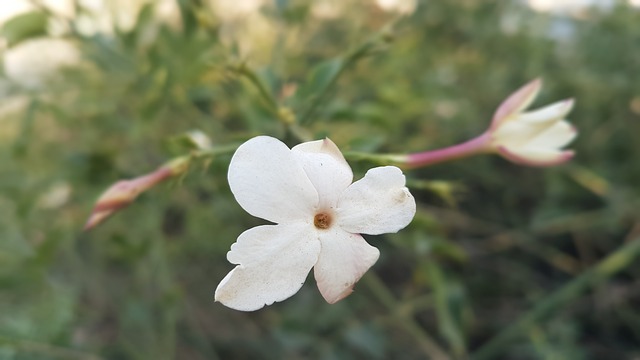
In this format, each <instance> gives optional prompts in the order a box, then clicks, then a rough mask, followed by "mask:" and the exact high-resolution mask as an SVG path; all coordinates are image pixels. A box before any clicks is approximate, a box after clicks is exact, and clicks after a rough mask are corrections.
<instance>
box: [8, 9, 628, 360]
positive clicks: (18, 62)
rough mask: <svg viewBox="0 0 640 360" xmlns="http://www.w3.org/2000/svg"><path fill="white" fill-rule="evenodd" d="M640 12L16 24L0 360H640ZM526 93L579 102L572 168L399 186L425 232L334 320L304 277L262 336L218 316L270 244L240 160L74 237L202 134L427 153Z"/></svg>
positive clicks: (240, 14) (373, 239)
mask: <svg viewBox="0 0 640 360" xmlns="http://www.w3.org/2000/svg"><path fill="white" fill-rule="evenodd" d="M639 6H640V3H639V2H638V1H636V0H631V1H621V0H620V1H605V0H601V1H597V0H596V1H559V0H558V1H541V0H537V1H534V0H531V1H518V0H510V1H470V0H429V1H418V2H413V1H406V0H398V1H392V0H378V1H358V0H349V1H345V0H342V1H341V0H318V1H302V0H274V1H268V0H248V1H241V0H236V1H226V0H162V1H160V0H159V1H156V2H153V1H147V2H144V1H136V0H102V1H100V0H78V1H75V2H74V1H60V0H58V1H54V0H49V1H44V2H38V1H32V2H29V1H22V0H11V1H8V0H3V1H1V2H0V22H1V23H2V28H1V35H2V39H3V40H2V52H1V54H2V55H1V56H0V57H1V59H2V74H1V78H0V359H14V360H23V359H428V358H434V359H447V358H450V359H466V358H472V359H475V358H477V359H485V358H486V359H640V313H639V312H638V309H639V308H640V281H639V280H638V279H639V278H638V275H640V263H639V262H638V261H637V260H636V257H637V256H638V253H639V251H638V249H637V246H635V243H634V240H635V241H636V242H637V241H640V211H639V210H640V187H639V186H640V161H639V160H638V156H639V155H640V141H638V136H640V7H639ZM362 44H365V48H366V49H367V50H366V51H365V52H364V53H363V54H361V55H362V56H357V57H355V58H354V57H349V56H350V55H353V54H354V49H361V48H362V46H363V45H362ZM367 44H369V45H371V46H366V45H367ZM345 59H354V60H353V61H348V62H346V63H345V62H344V60H345ZM343 65H345V66H343ZM238 69H241V70H242V69H244V70H242V71H238ZM338 70H339V71H338ZM338 72H339V73H338ZM252 77H253V80H252ZM535 77H542V78H543V79H544V81H545V87H544V89H543V91H542V93H541V95H540V98H539V99H538V100H537V102H536V104H537V105H544V104H548V103H550V102H552V101H556V100H560V99H564V98H568V97H575V98H576V100H577V103H576V107H575V110H574V111H573V112H572V113H571V114H570V119H571V121H572V122H573V123H574V124H575V125H576V127H577V128H578V129H579V131H580V134H579V137H578V138H577V140H576V141H575V142H574V144H572V145H571V147H572V148H574V149H575V150H576V152H577V156H576V158H575V160H574V161H572V162H571V163H569V164H567V165H563V166H559V167H554V168H548V169H539V168H526V167H521V166H517V165H514V164H511V163H508V162H507V161H505V160H503V159H501V158H499V157H496V156H481V157H475V158H469V159H464V160H460V161H457V162H455V163H448V164H440V165H437V166H433V167H429V168H425V169H420V170H414V171H408V172H407V177H408V180H409V185H410V188H411V190H412V192H413V194H414V195H415V196H416V198H417V200H418V213H417V215H416V218H415V220H414V221H413V223H412V224H411V225H410V226H409V227H407V228H406V229H405V230H403V231H401V232H400V233H398V234H389V235H383V236H368V237H366V238H367V240H368V241H369V242H370V243H371V244H372V245H374V246H376V247H378V248H380V250H381V258H380V260H379V261H378V263H377V264H376V265H375V266H374V267H373V268H372V269H371V270H370V271H369V272H368V273H367V274H366V275H365V276H364V278H363V279H362V280H361V281H360V283H359V284H358V285H357V286H356V288H355V292H354V293H353V294H352V295H351V296H350V297H348V298H346V299H345V300H343V301H341V302H339V303H338V304H335V305H328V304H326V303H325V302H324V300H323V299H322V298H321V296H320V294H319V293H318V291H317V289H316V287H315V282H314V280H313V277H312V276H310V278H309V279H308V281H307V283H306V284H305V286H304V287H303V288H302V290H301V291H300V292H299V293H298V294H297V295H295V296H294V297H292V298H290V299H288V300H286V301H284V302H282V303H278V304H274V305H272V306H269V307H267V308H265V309H263V310H260V311H257V312H253V313H242V312H237V311H234V310H231V309H228V308H226V307H224V306H222V305H220V304H219V303H215V302H214V301H213V291H214V289H215V287H216V286H217V284H218V282H219V281H220V280H221V279H222V278H223V277H224V276H225V274H226V273H227V272H228V271H229V270H230V269H231V268H232V265H231V264H229V263H228V262H227V261H226V258H225V255H226V252H227V251H228V249H229V246H230V245H231V244H232V243H233V242H234V241H235V239H236V237H237V236H238V235H239V234H240V233H241V232H242V231H244V230H245V229H247V228H249V227H252V226H255V225H257V224H260V223H261V220H259V219H255V218H252V217H251V216H250V215H248V214H246V213H245V212H244V211H243V210H242V209H241V208H240V207H239V206H238V205H237V204H236V202H235V201H234V199H233V196H232V195H231V194H230V191H229V188H228V185H227V182H226V170H227V166H228V161H229V158H230V155H231V154H230V153H226V154H222V155H220V156H216V157H213V158H209V159H207V160H206V161H205V160H198V161H195V162H194V163H193V164H192V166H191V168H190V169H189V172H188V174H187V175H186V176H184V177H181V178H180V179H175V181H171V182H168V183H164V184H161V185H159V186H157V187H156V188H154V189H152V190H151V191H149V192H147V193H145V194H143V195H142V196H141V197H140V198H139V199H138V200H137V201H136V202H135V203H134V204H132V205H131V206H130V207H128V208H126V209H123V210H122V211H121V213H119V214H117V215H115V216H114V217H113V218H112V219H110V220H109V221H107V222H106V223H104V224H102V225H100V226H98V227H96V228H95V229H93V230H92V231H90V232H82V227H83V225H84V222H85V221H86V219H87V217H88V216H89V214H90V212H91V209H92V206H93V203H94V202H95V200H96V199H97V197H98V196H99V195H100V193H101V192H102V191H104V190H105V189H106V188H107V187H108V186H110V185H111V184H113V183H114V182H116V181H117V180H119V179H125V178H132V177H135V176H138V175H141V174H144V173H148V172H150V171H152V170H153V169H155V168H157V167H158V166H160V165H161V164H163V163H165V162H166V161H168V160H169V159H171V158H174V157H176V156H180V155H184V154H188V153H189V151H190V149H191V148H190V146H191V145H192V143H193V142H191V143H190V142H189V141H188V140H189V139H190V138H191V139H193V136H191V137H189V135H185V134H187V133H189V132H190V131H191V133H190V134H193V131H194V130H196V131H199V132H200V133H199V134H200V135H198V136H199V137H198V139H201V140H202V135H206V136H207V137H208V138H209V139H210V141H211V143H212V144H213V146H214V147H215V146H225V145H229V144H234V143H237V142H241V141H244V140H246V139H248V138H249V137H252V136H255V135H258V134H267V135H271V136H275V137H278V138H280V139H282V140H284V141H286V142H287V143H288V144H290V145H294V144H296V143H298V142H300V138H302V137H304V136H308V137H310V138H322V137H325V136H329V137H330V138H331V139H332V140H334V141H335V142H336V143H337V144H338V146H339V147H340V148H341V149H342V150H344V151H363V152H371V153H406V152H414V151H422V150H426V149H435V148H438V147H443V146H448V145H453V144H456V143H458V142H461V141H464V140H467V139H469V138H471V137H473V136H476V135H478V134H479V133H481V132H482V131H484V129H485V128H486V127H487V125H488V123H489V121H490V118H491V115H492V112H493V110H494V109H495V107H496V106H497V105H498V104H499V103H500V101H501V100H502V99H503V98H505V97H506V96H507V95H508V94H509V93H510V92H511V91H513V90H515V89H517V88H518V87H519V86H521V85H522V84H524V83H526V82H527V81H529V80H531V79H533V78H535ZM334 80H335V81H334ZM257 83H260V84H262V85H263V89H262V92H261V91H260V89H258V88H257V87H256V86H255V85H256V84H257ZM265 99H272V100H273V101H275V106H274V104H273V103H270V102H269V101H267V100H265ZM294 118H295V119H297V121H298V123H296V124H293V125H292V124H291V122H290V120H291V119H294ZM301 134H303V135H304V136H301ZM190 144H191V145H190ZM351 163H352V166H353V167H354V172H355V175H356V178H359V177H361V176H362V175H363V174H364V172H365V171H366V170H367V169H368V168H370V167H372V166H374V165H376V164H375V163H372V162H368V161H365V160H363V161H351ZM513 324H516V325H515V326H513ZM510 325H512V326H510ZM496 336H498V337H496Z"/></svg>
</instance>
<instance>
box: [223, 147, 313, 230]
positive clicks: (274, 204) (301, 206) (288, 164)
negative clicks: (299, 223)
mask: <svg viewBox="0 0 640 360" xmlns="http://www.w3.org/2000/svg"><path fill="white" fill-rule="evenodd" d="M228 178H229V186H230V187H231V192H233V195H234V196H235V198H236V200H237V201H238V203H239V204H240V206H242V208H243V209H245V210H246V211H247V212H248V213H249V214H251V215H253V216H256V217H259V218H262V219H265V220H269V221H272V222H275V223H280V222H286V221H291V220H295V219H301V218H303V217H313V211H314V210H315V207H316V206H317V204H318V193H317V192H316V190H315V188H314V187H313V184H312V183H311V181H309V178H308V177H307V175H306V173H305V172H304V170H303V169H302V166H300V164H299V163H298V161H297V160H296V159H295V157H294V155H293V153H292V151H291V150H289V148H288V147H287V146H286V145H285V144H284V143H282V142H281V141H280V140H278V139H275V138H272V137H269V136H258V137H254V138H253V139H250V140H249V141H247V142H245V143H244V144H242V145H240V147H238V150H236V152H235V154H233V158H232V159H231V163H230V164H229V175H228Z"/></svg>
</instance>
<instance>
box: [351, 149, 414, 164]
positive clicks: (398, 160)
mask: <svg viewBox="0 0 640 360" xmlns="http://www.w3.org/2000/svg"><path fill="white" fill-rule="evenodd" d="M343 155H344V157H345V158H346V159H349V160H352V161H369V162H372V163H375V164H377V165H397V166H402V165H403V164H405V163H406V158H407V157H406V155H398V154H372V153H366V152H360V151H346V152H344V153H343Z"/></svg>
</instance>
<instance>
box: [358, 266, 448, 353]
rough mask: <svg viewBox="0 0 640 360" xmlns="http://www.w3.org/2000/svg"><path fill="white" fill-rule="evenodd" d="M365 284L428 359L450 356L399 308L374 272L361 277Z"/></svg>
mask: <svg viewBox="0 0 640 360" xmlns="http://www.w3.org/2000/svg"><path fill="white" fill-rule="evenodd" d="M362 281H363V282H364V283H365V284H367V286H368V287H369V289H370V290H371V292H372V293H373V294H374V295H375V297H376V298H377V299H378V300H379V301H380V302H381V303H382V305H384V306H385V307H386V308H387V309H389V311H391V312H392V313H393V314H394V315H395V316H394V320H395V322H396V323H397V324H398V325H400V326H402V327H403V328H404V330H405V331H406V332H408V333H409V334H411V335H412V336H413V337H414V338H415V339H416V340H417V341H418V343H419V345H420V347H421V348H422V350H423V351H424V352H425V354H426V355H427V356H428V359H433V360H447V359H450V356H449V355H447V353H446V352H445V351H444V349H442V348H441V347H440V345H438V343H437V342H436V341H435V340H434V339H433V338H432V337H431V335H429V334H428V333H427V332H426V331H425V330H424V329H423V328H422V327H421V326H420V325H419V324H418V323H417V322H416V321H415V320H414V319H413V317H412V315H411V314H405V313H404V312H401V311H400V310H401V309H403V306H402V305H401V304H399V303H398V301H397V300H396V299H395V297H394V296H393V294H392V293H391V291H389V289H387V287H386V286H385V285H384V283H383V282H382V280H380V278H379V277H378V275H376V274H375V273H374V272H369V274H367V275H366V276H364V277H363V278H362Z"/></svg>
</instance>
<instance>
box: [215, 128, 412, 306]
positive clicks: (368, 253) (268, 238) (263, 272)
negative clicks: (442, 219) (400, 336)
mask: <svg viewBox="0 0 640 360" xmlns="http://www.w3.org/2000/svg"><path fill="white" fill-rule="evenodd" d="M352 178H353V173H352V172H351V168H350V167H349V165H348V164H347V162H346V161H345V159H344V157H343V156H342V154H341V153H340V150H338V148H337V147H336V145H335V144H334V143H333V142H332V141H331V140H329V139H325V140H318V141H311V142H306V143H303V144H300V145H298V146H295V147H294V148H293V149H289V148H288V147H287V146H286V145H285V144H283V143H282V142H280V141H279V140H277V139H274V138H272V137H267V136H259V137H255V138H253V139H251V140H249V141H247V142H246V143H244V144H242V145H241V146H240V147H239V148H238V150H237V151H236V153H235V154H234V155H233V158H232V159H231V164H230V165H229V185H230V187H231V191H232V192H233V194H234V195H235V198H236V200H237V201H238V203H239V204H240V206H242V208H243V209H245V210H246V211H247V212H248V213H250V214H251V215H253V216H256V217H259V218H262V219H265V220H268V221H271V222H273V223H275V225H262V226H257V227H254V228H252V229H249V230H247V231H245V232H244V233H242V234H241V235H240V236H239V237H238V240H237V241H236V243H235V244H233V245H232V246H231V251H229V253H228V254H227V259H228V260H229V262H231V263H233V264H237V265H238V266H236V267H235V268H234V269H233V270H232V271H231V272H230V273H229V274H228V275H227V276H226V277H225V278H224V279H223V280H222V281H221V282H220V285H218V288H217V289H216V293H215V299H216V301H220V302H221V303H222V304H224V305H226V306H228V307H231V308H234V309H237V310H243V311H252V310H257V309H260V308H262V307H263V306H265V305H270V304H272V303H274V302H276V301H282V300H284V299H287V298H289V297H290V296H292V295H293V294H295V293H296V292H298V290H300V288H301V287H302V284H303V283H304V281H305V279H306V277H307V274H308V273H309V271H310V270H311V268H314V276H315V278H316V281H317V283H318V288H319V289H320V292H321V293H322V296H323V297H324V298H325V300H327V302H329V303H335V302H337V301H339V300H340V299H342V298H344V297H346V296H347V295H349V294H350V293H351V292H352V288H353V286H354V284H355V283H356V282H357V281H358V280H359V279H360V278H361V277H362V275H363V274H364V273H365V272H366V271H367V270H368V269H369V268H370V267H371V266H372V265H373V264H374V263H375V262H376V261H377V260H378V256H379V255H380V252H379V251H378V249H376V248H374V247H372V246H371V245H369V244H368V243H367V242H366V241H365V240H364V238H363V237H362V236H361V235H360V234H361V233H364V234H372V235H377V234H383V233H389V232H397V231H398V230H400V229H402V228H404V227H405V226H407V225H408V224H409V223H410V222H411V219H413V216H414V215H415V211H416V204H415V200H414V198H413V196H412V195H411V194H410V193H409V190H408V189H407V188H406V187H405V178H404V175H403V174H402V172H401V171H400V169H398V168H397V167H394V166H384V167H378V168H374V169H371V170H369V171H368V172H367V174H366V175H365V176H364V178H362V179H360V180H359V181H356V182H355V183H353V184H352V183H351V181H352Z"/></svg>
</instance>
